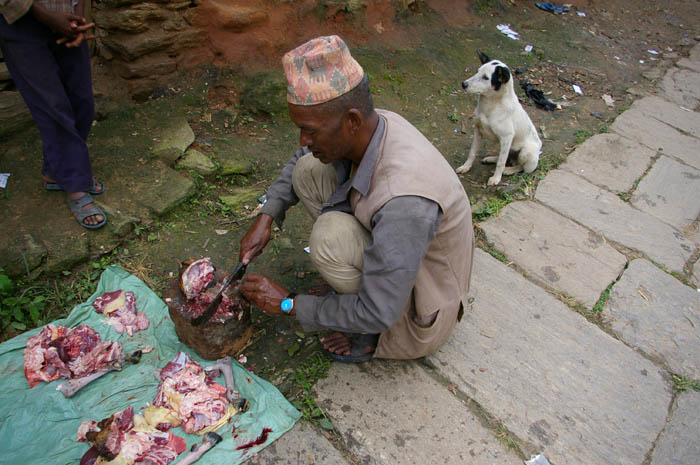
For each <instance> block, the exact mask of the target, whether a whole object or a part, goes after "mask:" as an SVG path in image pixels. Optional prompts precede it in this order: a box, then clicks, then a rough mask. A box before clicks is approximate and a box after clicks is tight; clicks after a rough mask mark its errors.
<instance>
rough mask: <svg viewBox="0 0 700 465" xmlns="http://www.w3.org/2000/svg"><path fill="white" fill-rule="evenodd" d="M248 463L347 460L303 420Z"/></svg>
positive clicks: (325, 464) (311, 464)
mask: <svg viewBox="0 0 700 465" xmlns="http://www.w3.org/2000/svg"><path fill="white" fill-rule="evenodd" d="M246 464H248V465H288V464H294V465H343V464H349V462H348V461H347V460H346V459H345V458H344V457H343V456H342V454H341V453H340V452H338V450H337V449H336V448H335V447H333V444H331V442H330V441H329V440H328V439H326V438H325V437H324V436H323V435H322V434H321V433H319V432H318V431H317V430H315V429H314V428H312V427H311V426H310V425H309V424H307V423H304V422H302V421H299V422H297V424H296V425H294V428H292V429H291V430H289V431H287V432H286V433H285V434H284V435H283V436H282V437H281V438H279V439H277V440H276V441H275V442H273V443H272V444H270V445H269V446H267V447H266V448H264V449H263V450H262V452H260V453H259V454H257V455H255V456H253V457H251V458H249V459H248V460H247V461H246Z"/></svg>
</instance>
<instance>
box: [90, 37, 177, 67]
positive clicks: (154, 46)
mask: <svg viewBox="0 0 700 465" xmlns="http://www.w3.org/2000/svg"><path fill="white" fill-rule="evenodd" d="M175 39H176V36H175V35H174V34H170V33H168V32H166V31H162V30H155V31H153V30H149V31H148V32H147V33H143V34H133V35H131V34H129V35H117V34H110V35H108V36H106V37H104V38H102V39H101V42H102V43H103V44H104V45H105V46H106V47H108V48H109V49H110V50H111V51H112V52H114V53H115V54H116V55H118V56H119V57H120V58H122V59H123V60H125V61H133V60H136V59H137V58H139V57H142V56H144V55H147V54H149V53H153V52H157V51H160V50H165V49H167V48H168V47H170V46H171V45H173V44H174V43H175Z"/></svg>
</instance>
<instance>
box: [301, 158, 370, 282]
mask: <svg viewBox="0 0 700 465" xmlns="http://www.w3.org/2000/svg"><path fill="white" fill-rule="evenodd" d="M337 184H338V180H337V176H336V173H335V168H334V167H333V165H330V164H329V165H324V164H323V163H321V162H320V161H318V160H317V159H316V158H314V157H313V155H311V154H307V155H304V156H303V157H301V158H299V160H297V163H296V166H295V167H294V171H293V172H292V186H293V187H294V192H295V193H296V194H297V197H299V199H300V200H301V202H302V203H303V204H304V207H305V208H306V210H307V211H308V212H309V215H311V219H313V221H314V225H313V229H312V230H311V238H310V239H309V247H310V248H311V254H310V255H311V263H313V264H314V266H315V267H316V269H318V271H319V272H320V273H321V276H322V277H323V279H324V280H326V282H327V283H328V284H329V285H330V286H331V287H332V288H333V289H334V290H335V291H336V292H338V293H340V294H356V293H357V292H358V291H359V290H360V280H361V278H362V265H363V256H364V255H363V254H364V250H365V247H367V244H369V242H370V238H371V236H370V233H369V231H367V230H366V229H365V228H364V226H362V225H361V224H360V222H359V221H357V219H356V218H355V217H354V216H353V215H350V214H348V213H343V212H328V213H324V214H323V215H321V209H322V208H323V203H324V202H325V201H326V200H327V199H328V198H329V197H330V196H331V194H332V193H333V191H334V190H335V188H336V186H337Z"/></svg>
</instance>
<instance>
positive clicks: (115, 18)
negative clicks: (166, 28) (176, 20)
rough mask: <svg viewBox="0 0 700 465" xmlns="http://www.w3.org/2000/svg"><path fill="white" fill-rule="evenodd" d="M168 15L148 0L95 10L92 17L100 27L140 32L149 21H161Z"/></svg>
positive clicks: (146, 28) (144, 29) (145, 29)
mask: <svg viewBox="0 0 700 465" xmlns="http://www.w3.org/2000/svg"><path fill="white" fill-rule="evenodd" d="M167 16H168V15H166V13H165V12H164V11H163V10H162V9H160V8H159V7H158V6H157V5H155V4H153V3H148V2H143V3H141V2H139V4H137V5H134V6H132V7H131V8H128V9H122V10H112V9H108V10H95V13H94V17H95V22H96V23H97V25H98V27H99V28H100V29H107V30H110V31H123V32H130V33H141V32H144V31H147V30H148V26H149V22H153V21H162V20H164V19H166V18H167Z"/></svg>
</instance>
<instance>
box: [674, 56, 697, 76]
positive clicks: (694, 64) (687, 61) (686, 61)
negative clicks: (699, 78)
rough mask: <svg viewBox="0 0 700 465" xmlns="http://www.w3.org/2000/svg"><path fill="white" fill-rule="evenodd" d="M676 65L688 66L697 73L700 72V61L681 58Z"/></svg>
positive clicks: (680, 66) (687, 67)
mask: <svg viewBox="0 0 700 465" xmlns="http://www.w3.org/2000/svg"><path fill="white" fill-rule="evenodd" d="M676 66H678V67H679V68H686V69H689V70H691V71H695V72H696V73H700V62H699V61H693V60H690V59H688V58H681V59H680V60H678V61H677V62H676Z"/></svg>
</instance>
